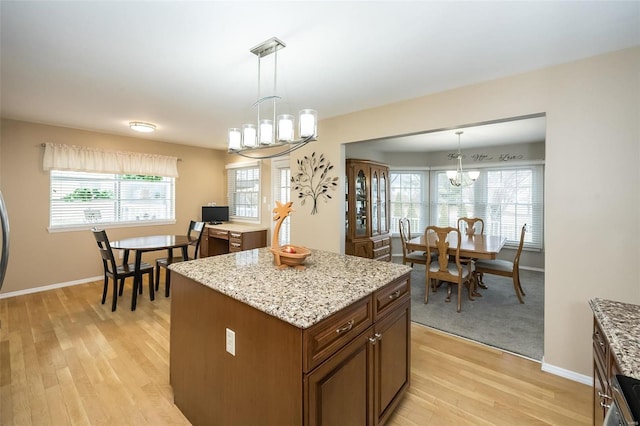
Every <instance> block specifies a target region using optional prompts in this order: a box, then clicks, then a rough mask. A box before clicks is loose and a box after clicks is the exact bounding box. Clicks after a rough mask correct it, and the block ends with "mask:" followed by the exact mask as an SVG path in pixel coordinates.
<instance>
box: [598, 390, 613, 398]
mask: <svg viewBox="0 0 640 426" xmlns="http://www.w3.org/2000/svg"><path fill="white" fill-rule="evenodd" d="M598 396H599V397H600V398H602V399H611V397H610V396H609V395H607V394H606V393H602V392H600V391H598Z"/></svg>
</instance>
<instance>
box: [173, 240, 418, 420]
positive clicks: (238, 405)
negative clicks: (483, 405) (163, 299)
mask: <svg viewBox="0 0 640 426" xmlns="http://www.w3.org/2000/svg"><path fill="white" fill-rule="evenodd" d="M171 270H172V271H173V272H172V273H173V276H172V281H174V283H175V284H173V285H172V287H173V288H172V296H171V298H172V300H171V342H170V350H171V353H170V382H171V386H172V387H173V393H174V401H175V404H176V405H177V406H178V407H179V408H180V410H181V411H182V412H183V413H184V415H185V416H186V417H187V418H188V419H189V421H191V422H192V423H193V424H194V425H212V424H215V425H257V424H259V425H278V426H281V425H320V424H324V425H337V424H354V425H378V424H383V423H384V422H386V420H387V419H388V418H389V416H390V415H391V413H392V412H393V410H394V409H395V408H396V406H397V404H398V402H399V401H400V399H401V398H402V396H403V395H404V393H405V392H406V390H407V389H408V387H409V372H410V371H409V370H410V362H409V361H410V360H409V354H410V347H409V345H410V318H411V315H410V288H411V287H410V272H411V268H410V267H408V266H404V265H398V264H393V263H386V262H385V263H383V262H376V261H373V260H369V259H364V258H360V257H355V256H343V255H339V254H336V253H330V252H325V251H320V250H312V252H311V256H309V257H308V258H307V260H306V269H305V270H302V271H300V270H296V269H293V268H288V269H284V270H279V269H277V268H276V267H275V266H274V265H273V255H272V253H271V252H270V251H269V249H268V248H262V249H254V250H248V251H243V252H239V253H231V254H227V255H221V256H214V257H208V258H203V259H197V260H194V261H190V262H182V263H178V264H174V265H171Z"/></svg>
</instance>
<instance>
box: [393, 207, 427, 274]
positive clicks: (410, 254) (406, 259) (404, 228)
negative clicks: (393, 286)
mask: <svg viewBox="0 0 640 426" xmlns="http://www.w3.org/2000/svg"><path fill="white" fill-rule="evenodd" d="M398 225H399V228H400V241H401V242H402V263H403V264H404V265H406V264H407V263H409V264H411V267H413V264H414V263H418V264H420V265H426V264H427V255H426V254H425V252H423V251H416V250H409V249H408V248H407V242H408V241H409V240H410V239H411V222H410V221H409V219H408V218H406V217H403V218H401V219H400V220H399V224H398Z"/></svg>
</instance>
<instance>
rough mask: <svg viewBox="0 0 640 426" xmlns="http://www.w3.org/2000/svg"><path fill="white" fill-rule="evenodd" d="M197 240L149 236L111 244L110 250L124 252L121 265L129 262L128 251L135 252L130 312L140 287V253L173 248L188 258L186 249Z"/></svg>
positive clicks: (182, 236) (169, 236) (151, 295)
mask: <svg viewBox="0 0 640 426" xmlns="http://www.w3.org/2000/svg"><path fill="white" fill-rule="evenodd" d="M196 241H197V238H193V237H190V236H187V235H151V236H145V237H132V238H125V239H123V240H119V241H113V242H111V248H114V249H118V250H124V258H123V261H122V263H124V264H126V263H128V262H129V250H135V252H136V262H135V265H136V267H135V278H134V279H133V297H132V298H131V310H132V311H135V310H136V303H137V299H138V286H139V285H142V274H141V273H140V264H141V263H142V253H144V252H147V251H157V250H165V249H167V250H170V249H174V248H181V249H182V257H183V259H187V258H188V253H187V249H188V247H189V245H190V244H194V243H195V242H196ZM150 297H151V300H153V299H154V297H155V296H154V293H153V286H152V287H151V291H150Z"/></svg>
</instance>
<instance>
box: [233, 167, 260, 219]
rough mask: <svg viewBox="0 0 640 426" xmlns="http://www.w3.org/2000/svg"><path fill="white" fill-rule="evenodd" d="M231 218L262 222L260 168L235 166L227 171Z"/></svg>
mask: <svg viewBox="0 0 640 426" xmlns="http://www.w3.org/2000/svg"><path fill="white" fill-rule="evenodd" d="M227 190H228V200H229V216H230V217H231V218H235V219H241V220H252V221H257V220H260V166H259V165H256V164H251V165H246V166H233V167H229V168H228V169H227Z"/></svg>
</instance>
